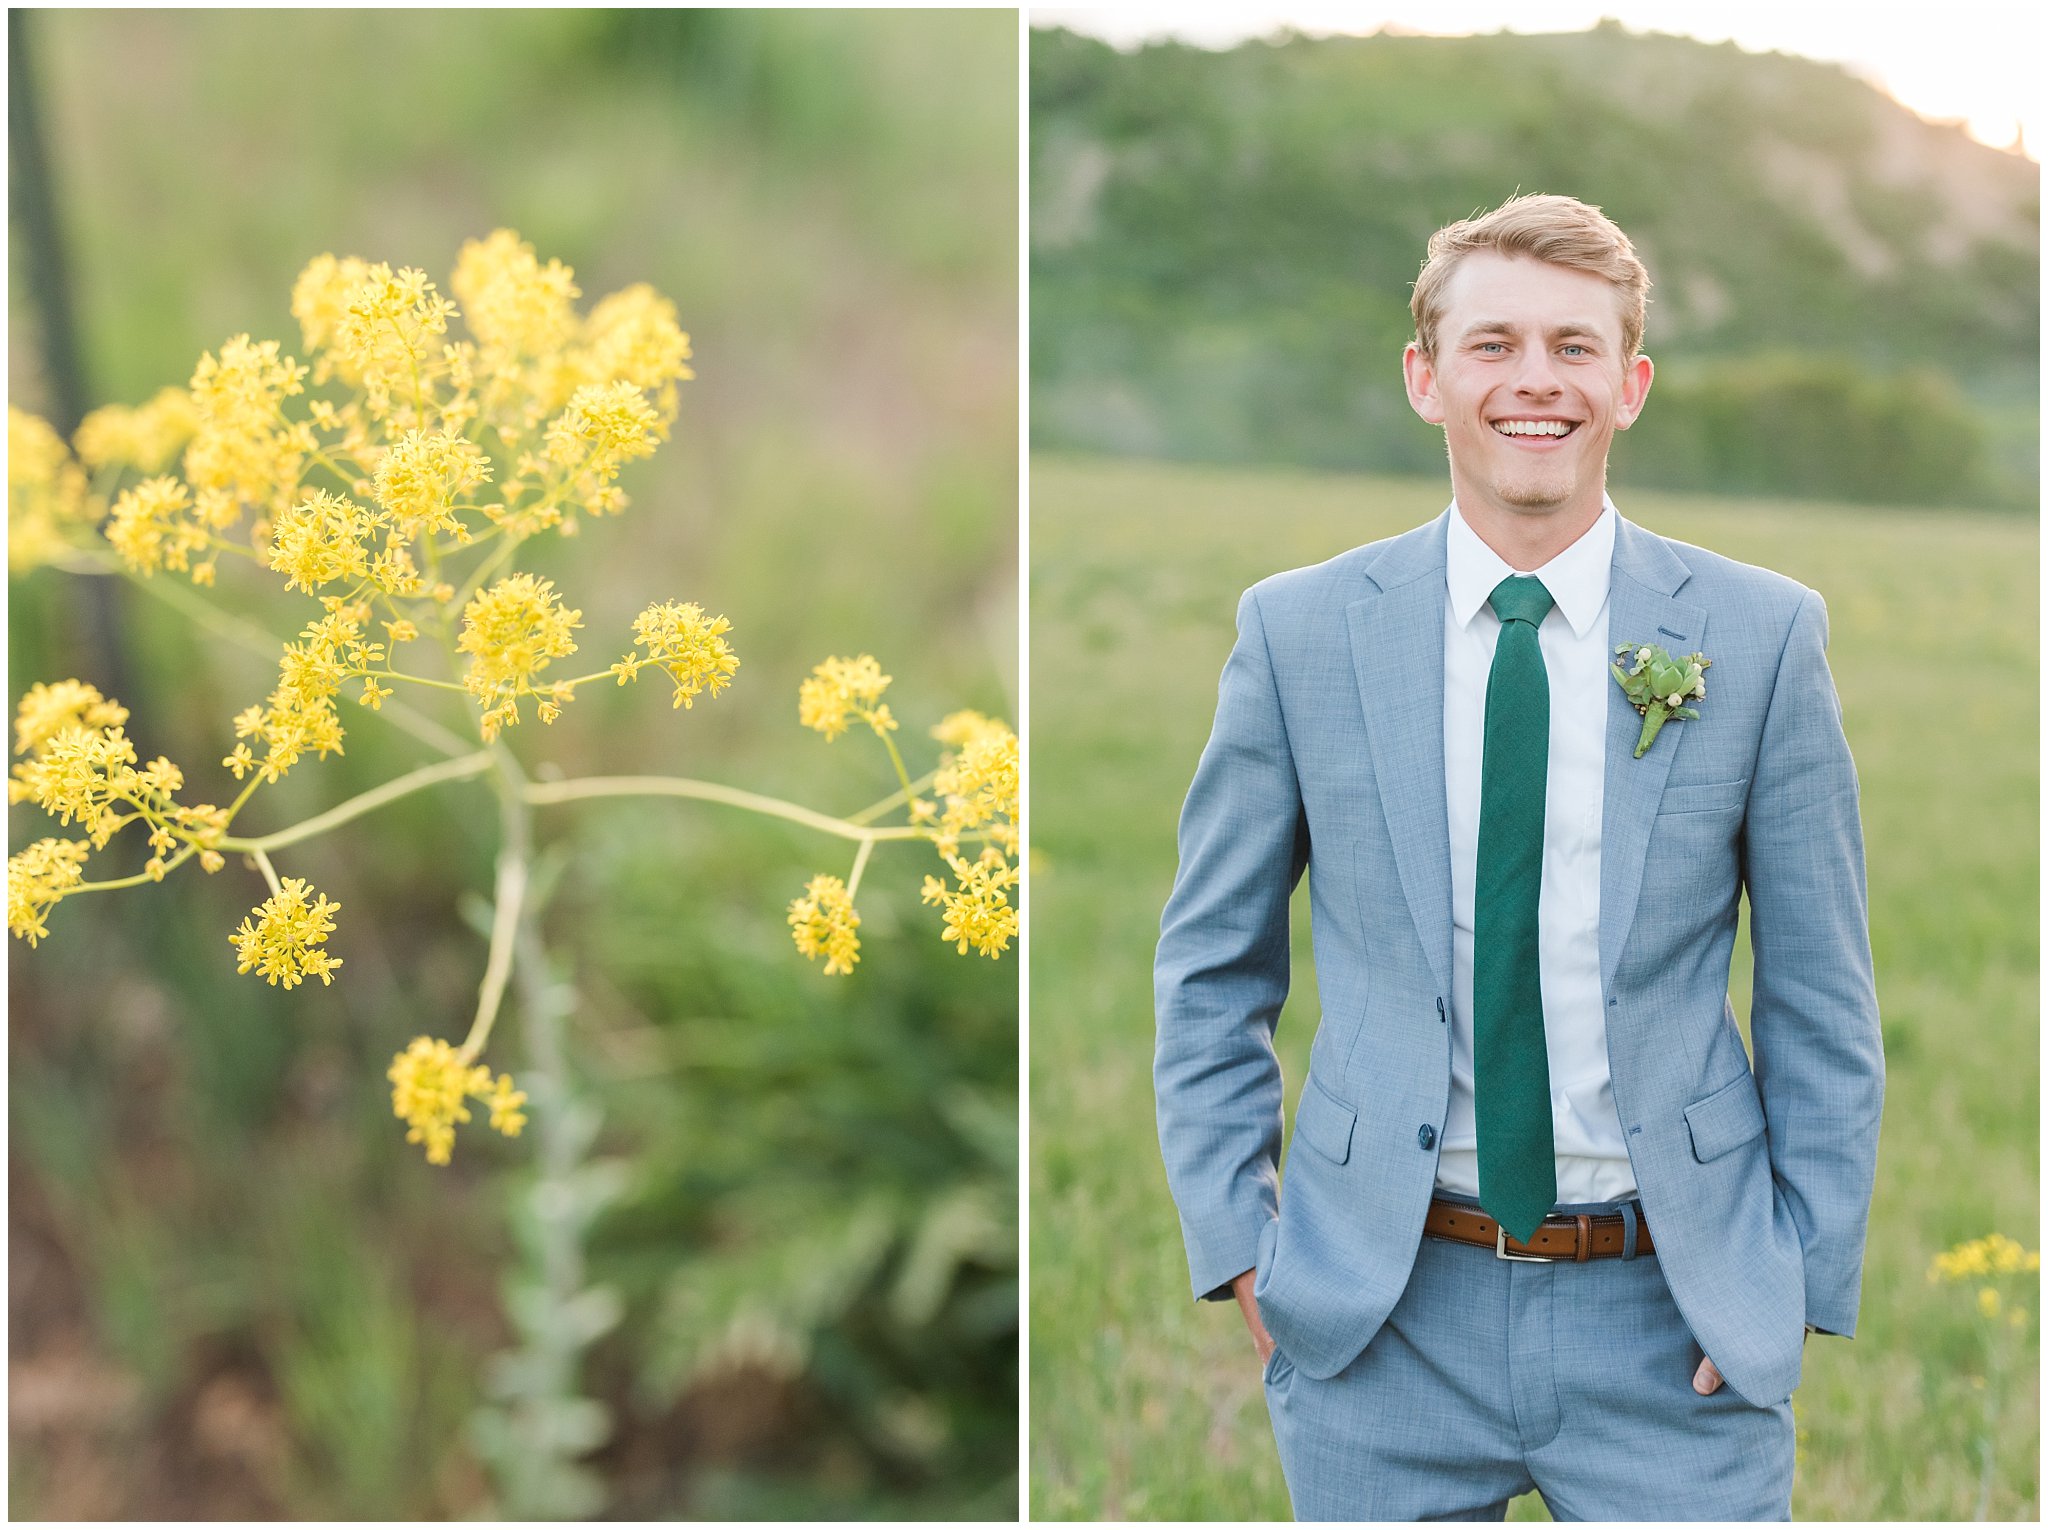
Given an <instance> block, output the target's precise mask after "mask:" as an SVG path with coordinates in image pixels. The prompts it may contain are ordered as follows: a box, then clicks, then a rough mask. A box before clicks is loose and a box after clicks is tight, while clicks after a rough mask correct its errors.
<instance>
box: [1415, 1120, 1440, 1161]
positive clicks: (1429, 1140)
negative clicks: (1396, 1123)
mask: <svg viewBox="0 0 2048 1530" xmlns="http://www.w3.org/2000/svg"><path fill="white" fill-rule="evenodd" d="M1415 1140H1416V1141H1417V1142H1419V1143H1421V1144H1422V1150H1423V1151H1424V1152H1425V1153H1426V1152H1428V1151H1429V1150H1430V1149H1431V1148H1432V1147H1434V1146H1435V1145H1436V1128H1435V1127H1434V1126H1431V1125H1430V1124H1429V1123H1428V1122H1427V1121H1425V1122H1423V1123H1422V1130H1420V1131H1418V1132H1417V1133H1416V1134H1415Z"/></svg>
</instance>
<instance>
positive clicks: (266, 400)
mask: <svg viewBox="0 0 2048 1530" xmlns="http://www.w3.org/2000/svg"><path fill="white" fill-rule="evenodd" d="M305 375H306V369H305V368H304V367H302V366H300V365H299V364H298V363H297V362H296V361H294V360H293V359H292V358H291V357H289V356H281V355H280V354H279V353H278V344H277V342H276V341H275V340H265V341H263V342H262V343H261V344H256V343H252V342H251V341H250V339H249V337H248V336H247V335H236V336H235V337H234V338H233V339H231V340H229V341H228V342H227V343H226V344H224V345H223V346H221V348H220V354H219V355H218V356H215V355H214V354H213V353H212V352H210V351H209V352H208V353H207V354H205V355H203V356H201V357H200V358H199V365H198V367H197V368H196V369H195V370H194V371H193V373H192V407H193V414H194V417H195V419H194V433H193V437H192V444H191V445H190V446H188V447H186V448H185V477H186V479H187V481H188V482H190V484H191V485H192V487H193V489H194V490H195V491H198V492H199V494H200V495H201V498H202V499H203V498H204V497H205V492H206V491H207V490H210V489H211V490H218V491H220V494H221V496H223V497H222V498H221V499H220V501H219V503H220V504H222V505H223V506H225V508H224V509H220V510H216V511H215V512H213V513H212V514H209V515H207V516H206V519H207V520H208V521H209V523H210V524H212V525H214V526H216V527H218V526H220V525H221V524H222V520H221V517H222V516H223V515H228V516H230V518H231V512H234V511H237V510H238V509H239V506H240V505H241V504H242V503H245V502H246V503H248V504H253V505H256V506H259V507H263V508H269V507H272V506H273V505H275V504H276V503H277V502H278V501H280V500H286V499H288V497H289V495H290V494H291V492H292V490H293V489H295V488H296V487H297V486H298V481H299V472H300V468H301V466H302V464H303V461H304V456H305V452H306V449H307V447H308V446H310V445H311V442H312V435H311V431H310V429H309V428H308V427H306V426H304V425H292V424H289V423H287V422H286V421H285V419H284V416H283V408H284V401H285V400H286V399H287V398H289V397H291V396H292V395H293V394H296V393H302V392H304V391H305V387H304V384H303V383H302V382H301V379H302V378H304V377H305Z"/></svg>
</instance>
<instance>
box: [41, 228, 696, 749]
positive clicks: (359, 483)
mask: <svg viewBox="0 0 2048 1530" xmlns="http://www.w3.org/2000/svg"><path fill="white" fill-rule="evenodd" d="M450 288H451V290H452V292H453V293H454V298H453V299H451V298H450V297H448V296H444V295H443V294H442V293H441V291H440V290H439V289H438V288H437V286H436V284H435V283H434V281H433V280H432V279H431V278H430V277H428V275H427V274H426V273H425V272H424V271H421V270H418V269H415V268H412V267H404V268H399V269H394V268H393V267H391V266H390V265H388V264H383V263H374V264H373V263H371V262H369V261H366V260H363V259H360V258H358V257H355V256H345V257H336V256H334V255H332V254H326V255H321V256H318V257H317V258H315V259H314V260H313V261H311V262H310V263H309V264H308V265H307V266H306V268H305V270H304V271H303V272H301V273H300V276H299V278H298V280H297V282H296V283H295V284H294V286H293V289H292V298H291V312H292V315H293V317H294V318H295V319H296V320H297V321H298V325H299V333H300V338H301V340H302V341H303V343H304V346H305V355H306V360H304V361H301V360H300V359H299V358H297V357H294V356H291V355H287V354H285V352H284V349H283V346H282V345H281V344H280V342H278V341H276V340H260V341H259V340H252V339H251V338H250V336H248V335H246V334H242V335H236V336H234V337H232V338H231V339H229V340H228V341H227V342H226V343H225V344H223V345H222V346H221V347H220V348H219V349H218V350H217V351H210V352H208V353H206V354H205V355H203V356H202V357H201V358H200V360H199V363H198V366H197V367H196V368H195V369H194V371H193V374H192V378H191V381H190V383H189V384H188V385H187V386H186V387H185V388H182V389H165V390H163V391H162V392H160V393H158V394H157V396H156V397H155V398H153V399H152V400H151V401H150V402H149V403H147V404H143V405H141V406H139V407H134V408H129V407H125V406H120V405H114V406H109V407H107V408H103V409H100V410H96V411H94V413H93V414H92V415H90V416H89V417H88V418H87V419H86V421H85V423H84V424H83V425H82V426H81V427H80V429H79V431H78V434H77V436H76V438H75V440H74V442H73V443H72V445H71V447H70V448H67V447H66V445H65V443H64V442H63V441H62V440H61V439H60V438H59V437H58V436H57V435H56V434H55V432H53V431H52V430H51V429H50V428H49V426H48V425H46V424H45V423H43V422H42V421H40V420H37V419H35V418H34V417H32V416H29V415H26V414H22V413H21V412H20V411H16V410H10V412H9V416H8V434H9V446H10V451H9V469H8V475H9V476H8V499H9V511H10V537H9V549H10V558H11V560H12V562H13V563H14V565H15V566H16V567H28V566H33V565H35V564H38V563H53V562H59V561H64V560H65V559H67V558H68V557H71V556H73V555H75V554H78V553H88V554H89V553H90V552H91V550H92V549H93V548H94V547H95V545H97V547H99V548H101V549H105V550H110V551H111V552H112V553H113V554H114V555H115V557H116V558H117V559H118V560H119V562H120V564H121V565H123V566H125V567H126V568H127V569H128V570H130V571H131V572H133V573H135V574H138V575H142V576H149V575H153V574H156V573H159V572H168V573H175V574H183V575H185V576H187V577H189V578H190V579H191V580H192V581H193V582H194V583H197V584H201V585H211V584H213V583H214V582H215V579H216V577H217V573H218V569H219V564H220V561H221V558H222V557H223V556H224V555H227V554H239V555H241V556H246V557H253V558H254V559H255V561H256V562H257V563H258V564H260V565H261V566H263V567H267V568H269V569H271V570H273V571H274V572H276V573H278V574H280V575H282V576H283V578H284V580H285V584H286V587H287V588H288V589H291V590H298V591H303V592H304V593H306V594H307V595H311V596H315V597H317V598H319V599H321V600H322V602H323V608H324V610H325V612H326V613H327V615H328V616H329V617H330V618H331V617H335V616H337V615H339V616H345V617H346V618H347V619H348V620H350V621H352V622H353V623H354V624H355V626H356V628H357V633H356V639H357V640H358V641H360V640H361V639H362V637H363V634H365V633H367V632H369V631H370V630H371V628H372V624H373V623H376V622H381V623H382V624H383V625H384V627H385V628H386V629H387V631H388V632H389V634H390V637H391V642H392V644H394V645H395V644H397V643H398V642H401V641H405V640H409V638H410V637H413V636H417V635H418V634H419V633H420V632H422V631H431V632H434V633H436V634H437V635H439V636H441V637H443V638H446V639H449V640H450V641H451V642H452V643H453V646H454V647H455V648H456V649H457V650H458V653H457V655H456V662H457V663H458V664H459V663H462V662H463V660H464V657H465V656H466V659H467V672H466V673H464V674H463V676H462V683H463V685H464V687H465V688H466V689H467V690H468V691H469V693H470V694H471V695H472V696H473V697H475V699H476V712H475V716H474V726H475V727H476V729H477V732H478V733H479V735H480V736H481V737H482V738H483V739H484V740H486V741H489V740H490V739H492V738H494V737H495V736H496V735H497V734H498V732H499V731H500V730H501V729H502V728H504V727H506V726H508V725H509V724H511V723H514V722H517V721H518V718H519V708H518V699H519V698H520V697H522V696H534V697H536V698H537V700H538V703H539V708H540V715H541V717H542V719H543V720H550V719H552V718H553V717H554V716H556V715H557V714H558V713H559V712H560V709H561V707H562V705H563V703H565V702H566V701H567V700H568V699H569V696H570V695H571V693H572V692H573V691H574V689H575V687H576V686H577V685H579V684H581V683H583V682H584V681H586V680H591V679H596V678H598V676H595V675H592V676H578V677H575V678H573V679H563V680H556V679H549V680H539V679H537V678H536V677H537V675H538V672H539V671H540V670H541V669H543V668H544V667H545V666H546V665H547V664H548V663H549V662H550V661H551V660H553V659H557V658H561V657H564V656H566V655H567V654H569V653H572V652H574V651H575V644H574V641H573V640H572V639H570V638H569V637H568V630H569V628H571V627H573V626H574V625H575V623H576V613H575V612H573V611H570V610H568V609H567V608H566V607H565V606H564V605H563V604H562V602H560V601H559V600H558V599H556V598H554V597H553V596H552V595H551V593H549V592H548V591H547V587H546V582H545V581H538V580H535V579H534V578H533V576H531V575H525V574H518V573H516V572H512V571H509V570H505V569H503V567H502V565H503V564H504V563H505V562H506V561H507V560H508V559H509V558H510V557H512V556H513V555H514V554H515V553H516V551H517V550H518V548H519V547H520V545H521V544H522V543H524V542H525V541H526V540H528V539H529V538H531V537H533V536H535V535H537V534H538V533H540V532H542V531H545V530H548V529H550V528H559V529H560V530H562V531H564V532H568V531H573V530H574V529H575V526H576V521H577V517H578V516H579V515H583V514H611V513H615V512H617V511H619V510H621V509H622V508H624V506H625V504H626V499H625V496H624V494H623V493H622V492H621V491H620V489H619V487H618V484H617V482H616V480H617V478H618V475H619V471H620V469H621V467H622V466H624V465H625V464H626V463H628V462H630V461H633V460H634V459H636V458H639V457H644V456H647V455H648V454H649V453H651V452H652V451H653V450H654V449H655V446H656V444H657V443H658V442H659V441H661V440H662V439H665V438H666V436H667V433H668V426H669V423H670V422H671V421H672V420H673V419H674V418H675V415H676V411H677V408H678V393H677V384H678V383H680V382H682V381H684V380H687V379H688V378H689V377H690V376H691V375H692V373H691V370H690V367H689V356H690V340H689V336H688V335H687V334H685V333H684V332H683V330H682V329H681V328H680V326H679V325H678V324H677V322H676V312H675V308H674V305H672V304H671V303H669V301H668V300H667V299H665V298H663V297H661V296H660V295H659V294H658V293H656V292H655V291H654V290H653V289H652V288H651V287H647V286H645V285H644V284H643V285H635V286H631V287H628V288H626V289H624V290H623V291H620V292H616V293H613V294H612V295H611V296H610V297H608V298H605V299H604V300H603V301H601V302H599V303H598V304H597V305H596V306H595V307H594V308H593V309H592V310H591V312H590V313H589V314H588V315H587V316H586V315H579V314H578V313H577V311H576V307H575V302H576V299H577V298H578V297H580V296H581V291H580V289H579V288H578V287H577V285H576V282H575V273H574V272H573V271H571V270H570V269H569V268H568V267H567V266H565V265H563V264H562V262H561V261H559V260H552V259H551V260H547V261H545V262H543V261H542V260H540V259H539V258H538V257H537V256H536V255H535V254H534V251H533V247H532V246H531V245H529V244H527V243H526V242H524V241H523V240H521V239H520V237H519V236H518V235H517V234H516V233H514V232H512V231H511V230H509V229H499V230H497V231H496V232H495V233H493V234H491V235H490V236H489V237H487V238H485V239H481V240H472V241H470V242H469V243H468V244H466V245H464V246H463V248H462V250H461V252H460V254H459V255H458V256H457V258H456V262H455V268H454V274H453V276H452V278H451V281H450ZM465 317H466V319H467V324H468V329H469V338H467V339H462V338H457V336H456V332H455V330H454V329H453V327H452V326H453V324H454V323H455V321H458V320H462V319H464V318H465ZM309 389H310V391H309ZM74 452H75V454H76V455H75V456H74ZM88 468H89V469H91V470H93V472H95V473H99V474H102V475H103V477H104V482H103V483H101V484H100V485H99V486H98V490H99V491H98V492H95V491H94V489H93V488H92V487H90V486H89V480H88V476H87V472H86V470H87V469H88ZM124 476H126V477H127V478H128V481H127V482H125V483H123V482H122V479H123V477H124ZM500 480H503V482H502V483H501V482H500ZM94 527H98V528H100V534H101V535H103V537H104V540H103V541H100V540H98V537H97V536H96V535H95V534H94V533H93V530H92V528H94ZM486 548H488V551H485V550H483V549H486ZM464 555H468V556H469V557H470V558H471V560H472V562H471V566H470V567H469V568H468V570H467V577H466V578H465V577H464V576H463V570H461V569H460V568H457V567H455V566H454V563H455V560H456V559H457V558H459V557H462V556H464ZM493 572H500V573H504V574H506V576H507V577H504V578H500V579H499V580H498V582H497V583H496V584H492V585H490V586H489V588H485V586H486V584H488V582H489V581H488V576H489V575H490V574H491V573H493ZM650 609H652V610H656V611H663V612H670V611H683V610H695V609H697V608H694V607H685V606H681V605H671V606H657V607H653V608H650ZM458 612H459V613H460V619H461V632H460V637H459V640H458V639H457V638H456V634H455V631H454V625H455V617H456V615H457V613H458ZM698 619H699V620H706V619H705V618H703V617H702V615H701V612H700V613H699V618H698ZM708 620H710V621H712V622H718V621H722V618H709V619H708ZM401 632H403V633H405V634H406V637H405V638H401V636H400V633H401ZM654 636H655V638H656V640H657V641H660V640H661V639H662V638H663V637H664V636H666V637H668V638H669V641H670V647H669V648H668V649H666V650H664V651H663V652H661V653H658V654H657V653H653V652H650V653H649V654H648V655H647V658H646V660H645V662H653V663H659V664H661V665H662V667H664V668H666V669H668V670H669V671H670V673H671V675H672V676H673V677H674V678H675V680H676V684H677V688H678V689H677V694H678V695H679V696H680V697H681V698H682V701H683V704H687V703H688V701H689V700H690V699H691V698H692V697H694V696H696V695H698V694H701V693H702V692H704V691H707V690H708V691H710V692H711V693H713V694H715V693H716V692H717V690H718V689H719V688H720V687H721V686H722V685H723V683H724V682H725V680H726V678H727V677H729V676H730V674H731V668H730V665H729V664H728V663H727V662H726V661H728V660H729V659H730V654H729V652H726V653H724V654H722V655H720V654H707V655H704V656H702V657H701V658H700V657H699V656H698V655H697V654H696V653H695V651H694V650H692V649H691V648H690V647H689V643H690V635H689V634H688V633H687V632H686V631H685V630H682V629H681V628H674V629H671V630H667V631H664V630H663V629H661V628H660V627H659V626H657V629H656V631H655V633H654ZM714 636H715V634H714ZM648 641H649V635H648V634H646V633H642V634H640V642H641V644H642V645H643V646H645V645H646V644H647V643H648ZM372 646H374V645H372ZM721 646H722V645H721ZM285 663H286V667H287V668H288V669H290V670H292V671H293V672H294V673H296V674H298V675H299V676H300V678H301V679H310V680H312V681H313V683H311V684H292V683H288V684H287V685H286V686H285V688H284V689H285V691H286V692H287V694H284V695H283V696H278V695H273V696H272V697H271V699H270V700H269V702H268V703H266V705H265V706H264V707H262V708H255V709H251V710H250V711H246V712H244V713H243V715H242V717H241V718H240V719H238V720H237V730H238V733H239V734H240V736H242V737H244V738H250V739H258V740H259V742H260V744H261V745H262V746H264V747H266V748H267V752H266V753H264V754H263V755H262V757H261V762H260V768H261V770H262V772H263V779H264V780H265V781H275V780H277V779H278V778H279V777H280V776H281V775H282V774H283V773H284V772H285V771H287V770H289V769H290V768H291V765H292V763H294V762H295V761H296V760H297V759H299V758H300V757H302V756H303V755H305V754H307V753H309V752H310V753H315V754H319V755H323V756H324V755H326V754H329V753H332V752H334V751H336V750H338V749H339V748H340V747H341V745H342V739H343V737H344V736H345V731H346V730H345V729H344V727H343V726H342V723H341V720H340V716H339V713H338V712H337V711H336V710H335V709H334V707H333V706H332V704H331V703H332V698H333V696H334V695H335V694H336V691H337V689H338V684H339V681H340V680H343V679H355V678H361V679H363V680H364V681H365V692H364V695H363V700H364V701H365V702H366V703H368V704H369V705H371V706H373V707H375V706H378V705H379V704H380V703H381V702H382V700H383V698H384V697H385V696H388V695H391V694H392V693H393V690H394V688H395V687H396V686H398V685H402V684H404V683H406V682H408V681H417V682H420V683H424V684H427V685H437V684H446V682H445V681H442V680H439V679H437V678H435V677H433V676H431V675H415V674H412V673H409V672H405V671H401V670H399V669H397V668H395V667H393V666H392V665H391V664H390V662H389V661H388V659H387V658H386V657H385V656H384V652H383V650H382V649H381V648H379V649H377V650H376V652H375V653H374V656H372V657H370V658H368V659H362V658H360V656H358V657H357V658H354V659H352V658H350V657H349V655H348V653H347V652H346V651H345V650H344V648H343V647H342V646H339V645H335V644H331V643H315V644H312V645H311V646H310V647H302V648H301V650H300V653H299V655H298V657H297V658H293V657H292V655H291V653H290V650H289V648H288V650H287V655H286V660H285ZM705 664H708V665H709V668H708V669H707V668H705V667H704V665H705ZM309 670H310V671H311V672H312V673H311V674H310V675H309V674H308V671H309ZM603 673H610V672H609V671H607V672H603ZM287 679H288V681H289V679H290V677H289V676H288V677H287ZM259 719H260V725H251V724H252V723H253V722H256V720H259ZM255 747H257V746H256V745H252V746H250V747H249V749H248V751H247V752H248V753H250V754H252V755H253V754H254V750H255ZM230 758H231V761H232V759H233V757H232V756H231V757H230ZM230 768H231V769H232V768H235V767H234V765H233V764H232V763H231V764H230ZM249 768H250V765H249V763H248V762H244V763H243V765H242V767H241V769H240V770H238V771H237V776H238V778H239V777H240V776H241V774H243V773H244V772H245V771H246V770H247V769H249Z"/></svg>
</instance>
